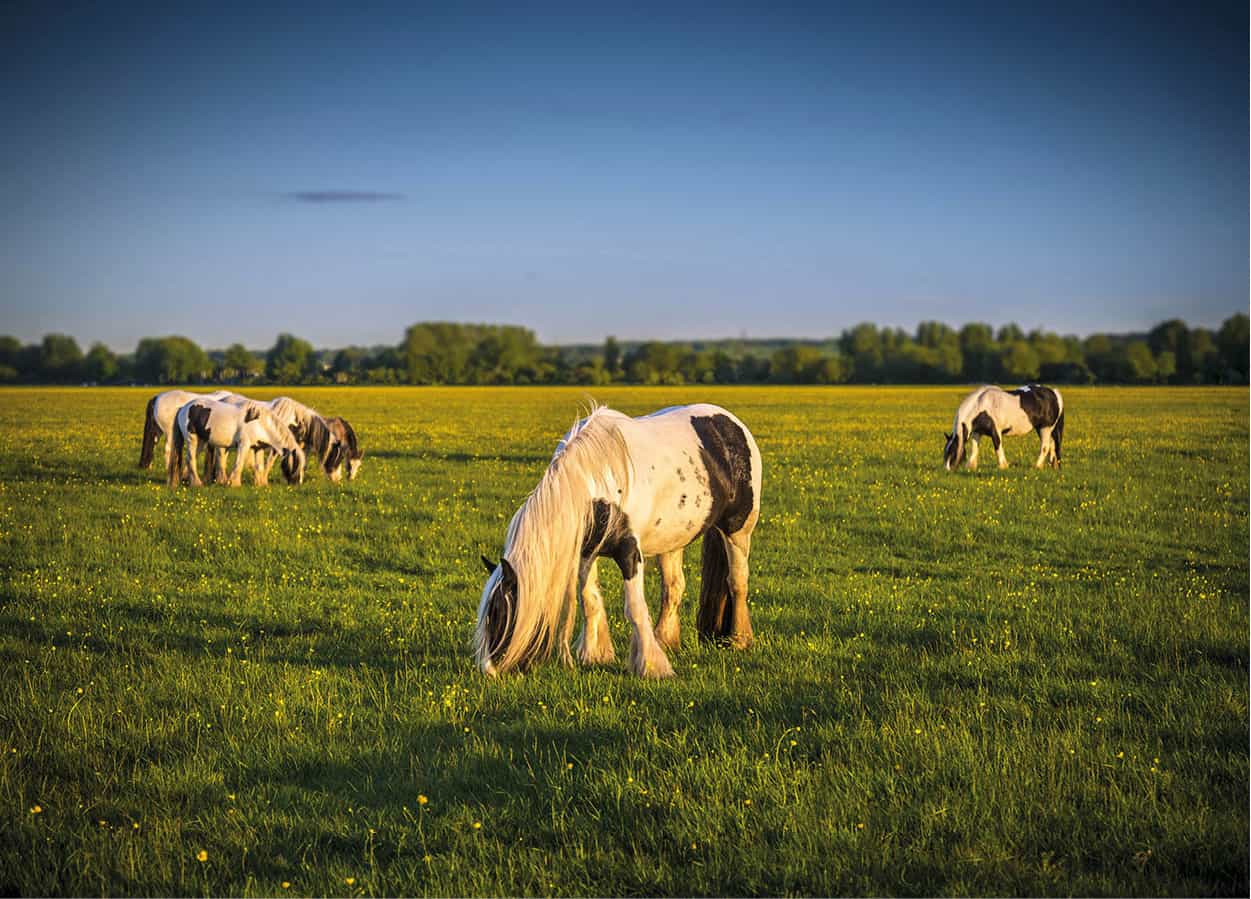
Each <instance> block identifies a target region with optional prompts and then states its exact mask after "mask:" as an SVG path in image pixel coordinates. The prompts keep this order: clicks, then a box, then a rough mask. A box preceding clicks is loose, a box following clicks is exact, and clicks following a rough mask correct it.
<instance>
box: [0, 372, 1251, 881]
mask: <svg viewBox="0 0 1251 899" xmlns="http://www.w3.org/2000/svg"><path fill="white" fill-rule="evenodd" d="M284 392H288V393H290V394H291V395H293V396H295V398H297V399H299V400H301V401H304V402H308V403H310V404H312V405H313V406H315V407H317V408H319V409H321V410H322V411H323V412H326V413H328V414H339V415H343V416H345V417H346V418H348V419H349V420H350V421H351V422H352V423H353V425H354V426H355V427H356V429H357V431H358V433H359V434H360V436H361V440H362V442H363V444H364V446H365V450H366V457H365V463H364V466H363V469H362V473H361V478H360V479H359V480H358V481H356V482H354V483H352V484H349V485H346V486H343V487H336V486H334V485H331V484H329V483H327V482H326V481H325V480H324V479H322V478H320V477H314V478H313V479H312V480H311V481H310V482H308V483H306V484H305V485H304V486H302V487H300V488H289V487H286V486H278V485H275V486H271V487H269V488H267V489H265V488H255V487H253V486H251V485H250V484H249V485H245V486H244V487H243V488H240V489H238V490H229V489H225V488H206V489H203V490H180V491H177V492H171V491H169V490H168V489H167V488H165V487H164V486H163V484H162V478H161V475H160V473H159V472H157V471H156V470H152V471H148V472H140V471H139V470H137V469H136V468H135V463H136V462H137V459H138V453H139V448H138V438H139V433H140V426H141V423H142V422H141V416H142V412H143V405H144V401H145V400H146V398H147V396H148V395H149V394H150V391H143V390H127V389H98V390H51V389H48V390H0V570H2V571H3V585H2V589H3V593H2V595H0V600H2V605H0V616H2V620H3V627H2V628H0V665H2V668H0V674H2V678H0V797H3V799H2V804H0V872H2V873H0V888H3V889H4V890H5V891H6V892H10V893H20V894H32V893H39V894H67V893H68V894H96V893H109V894H175V895H181V894H202V893H211V894H217V895H224V894H238V895H257V894H264V895H279V894H285V893H291V894H338V895H358V894H359V895H365V894H368V895H375V894H391V895H395V894H455V895H486V894H492V895H496V894H535V895H538V894H596V895H604V894H626V893H629V894H674V893H680V894H725V893H729V894H746V893H752V894H755V893H804V894H821V895H833V894H845V893H878V894H881V893H894V894H899V893H909V894H931V893H938V894H961V893H1011V894H1118V895H1130V894H1175V895H1182V894H1211V893H1223V894H1235V893H1237V894H1244V895H1245V893H1246V891H1247V867H1248V853H1247V837H1248V812H1247V794H1248V751H1247V745H1248V725H1247V699H1248V688H1247V684H1248V670H1247V660H1248V640H1247V634H1248V609H1247V600H1248V576H1247V558H1248V556H1247V552H1248V551H1247V545H1248V524H1247V510H1248V475H1247V472H1248V404H1247V393H1246V391H1245V389H1244V390H1220V389H1203V390H1188V389H1162V390H1151V389H1113V388H1107V389H1074V388H1068V389H1066V390H1065V398H1066V402H1067V409H1068V411H1067V414H1066V417H1067V419H1068V426H1067V432H1066V439H1065V446H1064V452H1065V463H1066V464H1065V468H1064V469H1063V470H1062V471H1059V472H1055V471H1043V472H1038V471H1034V470H1032V469H1030V468H1029V467H1028V466H1029V463H1030V462H1031V461H1032V460H1033V458H1034V457H1035V455H1036V454H1037V441H1036V439H1034V438H1032V437H1027V438H1021V439H1010V440H1009V441H1008V443H1007V444H1006V446H1007V452H1008V456H1009V459H1010V460H1011V461H1012V463H1013V467H1012V468H1010V469H1009V470H1007V471H1003V472H1000V471H995V470H983V471H979V472H977V473H976V474H969V473H964V472H961V473H958V474H949V473H946V472H944V471H942V470H941V467H940V461H941V458H940V457H941V451H942V439H941V435H942V433H943V431H944V430H945V429H946V426H947V425H948V424H949V423H950V419H951V415H952V412H953V410H954V408H955V405H956V403H957V402H958V400H959V398H960V397H961V395H962V393H963V391H962V390H960V389H956V388H933V389H923V390H911V389H903V388H898V389H897V388H878V389H875V388H834V389H800V388H743V389H735V388H715V389H706V388H694V387H691V388H681V389H676V388H675V389H659V388H656V389H652V388H613V389H600V390H597V391H596V392H595V397H596V398H597V399H600V400H604V401H608V402H610V403H611V404H613V405H615V406H616V407H618V408H621V409H622V410H623V411H627V412H630V413H635V414H637V413H642V412H646V411H651V410H654V409H656V408H659V407H661V406H664V405H668V404H672V403H677V402H688V401H694V400H704V399H708V400H711V401H713V402H719V403H721V404H723V405H725V406H727V407H728V408H730V409H732V410H733V411H734V412H736V413H737V414H738V415H739V416H740V417H741V418H742V419H743V420H744V421H746V422H747V423H748V424H749V425H750V426H751V428H752V430H753V432H754V434H755V436H756V438H757V441H758V443H759V445H760V448H761V451H762V454H763V457H764V464H765V482H764V498H763V516H762V522H761V524H760V526H759V529H758V531H757V536H756V540H755V541H754V544H753V557H752V578H753V579H752V583H751V602H752V613H753V624H754V627H755V631H756V637H757V643H756V646H755V647H754V648H753V649H752V650H751V651H749V652H746V653H734V652H728V651H721V650H716V649H710V648H705V647H702V646H700V645H699V644H698V643H697V641H696V640H695V638H694V633H693V627H692V623H693V613H692V612H691V611H690V609H689V608H688V609H686V610H685V612H684V616H683V618H684V628H685V631H684V634H683V648H682V651H681V652H680V653H678V654H675V655H674V656H673V662H674V667H675V670H676V672H677V677H676V678H674V679H672V680H670V681H666V682H663V683H652V682H643V681H641V680H639V679H637V678H634V677H632V676H630V675H628V674H627V672H626V670H625V667H624V665H623V664H621V665H618V666H617V667H613V668H609V669H604V670H592V671H585V670H575V671H566V670H564V669H561V668H559V667H558V666H556V665H549V666H545V667H542V668H539V669H537V670H535V671H533V672H532V673H530V674H528V675H526V676H524V677H511V678H506V679H504V680H501V681H488V680H486V679H484V678H483V677H482V676H480V675H479V674H478V673H477V672H476V670H475V669H474V667H473V665H472V663H471V659H470V655H469V649H468V646H469V638H470V633H471V630H472V623H473V615H474V611H475V607H476V601H477V598H478V594H479V591H480V589H481V582H482V577H483V574H482V570H481V564H480V562H479V560H478V557H479V554H480V553H483V552H485V553H487V554H488V555H492V556H494V555H496V554H498V552H499V548H500V545H501V543H502V540H503V534H504V528H505V526H506V524H507V521H508V518H509V517H510V516H511V514H512V513H513V511H514V510H515V509H516V507H517V505H518V504H519V503H520V501H521V499H522V498H523V497H524V495H525V493H526V492H527V491H528V490H529V489H530V488H531V487H532V486H533V485H534V483H535V482H536V481H537V479H538V477H539V476H540V474H541V472H542V471H543V469H544V468H545V466H546V462H547V459H548V457H549V456H550V453H551V450H552V447H553V446H554V444H555V441H556V439H557V438H558V437H559V435H560V434H561V433H563V431H564V429H565V428H566V427H567V426H568V425H569V424H570V423H572V421H573V420H574V419H575V417H576V416H577V414H578V410H579V407H580V406H584V405H585V401H586V398H587V395H586V393H585V392H583V391H577V390H565V389H554V388H549V389H533V390H530V389H511V388H502V389H486V388H483V389H476V388H463V389H403V388H394V389H367V388H352V389H310V390H298V389H292V390H289V391H284ZM258 395H262V396H268V394H267V393H264V392H258ZM159 457H160V453H159V451H158V459H159ZM698 563H699V553H698V549H697V547H692V550H691V552H690V553H689V554H688V558H687V579H688V583H689V586H688V603H687V605H688V606H690V605H693V601H692V597H693V595H694V594H695V593H696V592H697V590H698V573H699V566H698ZM602 570H603V571H604V573H605V576H604V581H605V595H606V596H609V597H610V602H609V607H610V608H609V611H610V619H611V621H612V623H613V634H614V639H615V640H616V643H617V649H618V657H619V658H621V657H623V656H624V655H625V652H624V649H625V647H626V645H627V643H626V641H627V640H628V633H627V630H626V627H625V624H624V621H623V617H622V616H621V615H620V614H619V613H620V606H621V603H620V600H619V599H618V598H617V597H618V592H617V591H618V590H619V585H620V580H619V578H617V577H616V576H615V575H614V574H613V573H612V572H611V571H610V566H603V567H602ZM648 585H649V586H648V589H649V596H650V598H651V599H652V601H653V603H654V602H655V600H656V597H657V589H658V585H657V583H656V580H655V574H654V572H651V573H650V574H649V579H648Z"/></svg>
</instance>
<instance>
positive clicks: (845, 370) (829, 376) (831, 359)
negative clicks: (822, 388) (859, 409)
mask: <svg viewBox="0 0 1251 899" xmlns="http://www.w3.org/2000/svg"><path fill="white" fill-rule="evenodd" d="M850 374H851V366H849V365H848V364H847V360H846V358H844V357H843V356H842V355H841V354H839V355H834V356H826V357H824V358H823V359H822V360H821V362H820V363H819V364H818V365H817V372H816V382H817V383H818V384H842V383H843V382H844V381H846V380H847V378H848V376H849V375H850Z"/></svg>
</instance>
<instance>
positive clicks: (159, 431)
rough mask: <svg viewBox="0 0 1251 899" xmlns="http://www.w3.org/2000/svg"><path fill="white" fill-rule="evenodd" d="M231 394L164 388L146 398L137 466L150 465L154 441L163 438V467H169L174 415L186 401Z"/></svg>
mask: <svg viewBox="0 0 1251 899" xmlns="http://www.w3.org/2000/svg"><path fill="white" fill-rule="evenodd" d="M228 396H233V394H231V392H230V391H229V390H215V391H213V392H212V393H192V392H191V391H190V390H166V391H165V392H164V393H158V394H157V395H156V396H154V397H152V398H151V399H150V400H148V406H147V408H146V409H145V410H144V413H143V446H142V448H141V449H140V451H139V467H140V468H150V467H151V466H152V453H153V450H154V449H155V448H156V441H157V439H158V438H160V437H164V438H165V467H166V468H169V456H170V444H171V442H172V439H173V436H174V416H175V415H177V414H178V410H179V409H181V408H182V407H183V406H185V405H186V404H187V403H189V402H191V401H192V400H194V399H198V398H200V397H205V398H207V399H214V400H219V399H223V398H225V397H228Z"/></svg>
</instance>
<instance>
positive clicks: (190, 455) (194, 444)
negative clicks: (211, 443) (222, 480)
mask: <svg viewBox="0 0 1251 899" xmlns="http://www.w3.org/2000/svg"><path fill="white" fill-rule="evenodd" d="M212 449H213V448H212V447H209V452H212ZM199 450H200V446H199V441H198V440H197V439H196V436H195V434H194V433H191V434H188V435H187V467H188V468H189V469H190V472H189V478H190V483H191V486H192V487H203V486H204V482H203V481H201V480H200V473H199V472H198V471H196V470H195V465H196V462H195V457H196V456H197V455H198V454H199Z"/></svg>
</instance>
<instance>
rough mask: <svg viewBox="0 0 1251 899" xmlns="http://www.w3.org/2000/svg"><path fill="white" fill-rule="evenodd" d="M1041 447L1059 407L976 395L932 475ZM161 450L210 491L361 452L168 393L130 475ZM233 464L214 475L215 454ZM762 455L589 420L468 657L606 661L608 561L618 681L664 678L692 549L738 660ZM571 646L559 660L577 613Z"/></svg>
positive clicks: (552, 476) (617, 418) (513, 541)
mask: <svg viewBox="0 0 1251 899" xmlns="http://www.w3.org/2000/svg"><path fill="white" fill-rule="evenodd" d="M1030 431H1033V432H1034V433H1036V434H1037V435H1038V437H1039V455H1038V458H1037V460H1036V461H1035V463H1034V465H1035V467H1037V468H1042V467H1044V466H1047V465H1050V466H1052V467H1055V468H1058V467H1059V466H1060V448H1061V442H1062V440H1063V436H1064V400H1063V398H1062V397H1061V396H1060V393H1059V391H1057V390H1055V389H1053V388H1050V387H1044V386H1042V385H1040V384H1030V385H1027V386H1024V387H1020V388H1017V389H1016V390H1012V391H1005V390H1001V389H1000V388H998V387H982V388H979V389H977V390H975V391H973V392H972V393H970V394H969V395H968V396H967V397H965V399H964V400H963V401H962V402H961V403H960V405H959V407H958V408H957V410H956V415H955V419H954V422H953V424H952V429H951V433H949V434H948V433H944V435H943V437H944V440H945V445H944V448H943V464H944V466H945V467H946V468H947V469H948V470H949V471H950V470H952V469H955V468H958V467H960V466H961V465H966V466H967V467H968V468H970V469H976V468H977V457H978V443H979V441H980V439H981V438H982V437H987V438H989V439H990V441H991V444H992V445H993V446H994V449H995V452H996V454H997V456H998V461H999V467H1000V468H1006V467H1007V465H1008V461H1007V458H1006V456H1005V455H1004V452H1003V443H1002V441H1003V438H1004V437H1005V436H1020V435H1023V434H1026V433H1028V432H1030ZM162 434H164V435H165V438H166V444H165V452H166V470H167V474H168V481H169V485H170V486H171V487H177V486H178V485H179V484H180V483H181V482H182V478H183V469H184V459H185V464H186V466H187V468H188V472H187V473H188V475H189V479H190V482H191V483H192V484H200V483H201V479H200V478H199V476H198V474H197V471H196V455H197V452H198V449H199V448H200V447H201V446H203V447H204V449H205V451H206V452H205V456H206V466H207V468H208V471H209V475H208V477H209V479H210V480H218V481H219V482H223V483H230V484H233V485H236V486H237V485H238V484H239V483H240V482H241V476H242V472H243V469H244V467H245V465H246V463H247V461H248V460H251V461H252V464H253V470H254V472H255V478H256V482H257V483H258V484H264V483H266V482H267V477H268V472H269V468H270V467H272V466H273V464H274V463H275V462H276V461H277V460H279V459H281V463H282V471H283V474H284V475H286V477H287V480H288V481H289V482H292V483H300V482H301V481H302V480H303V470H304V464H305V459H306V458H307V456H308V455H315V456H316V457H317V458H319V459H320V460H321V464H322V467H323V469H324V471H325V472H326V475H327V477H329V478H330V480H332V481H338V480H339V479H340V478H341V476H342V470H343V467H344V466H345V465H346V468H347V477H348V478H349V479H351V478H354V477H355V476H356V472H357V470H358V468H359V466H360V460H361V452H360V449H359V447H358V445H357V441H356V435H355V433H354V432H353V430H352V428H351V426H350V425H348V423H347V422H346V421H344V420H343V419H342V418H331V419H324V418H322V416H321V415H319V414H318V413H317V412H315V411H314V410H312V409H310V408H309V407H307V406H304V405H302V404H300V403H297V402H295V401H294V400H292V399H290V398H288V397H278V398H276V399H273V400H270V401H269V402H260V401H258V400H251V399H248V398H246V397H243V396H240V395H238V394H233V393H229V392H227V391H219V392H218V393H215V394H208V395H205V396H201V395H198V394H192V393H186V392H184V391H167V392H166V393H161V394H158V395H156V396H154V397H152V399H151V400H150V401H149V402H148V408H147V412H146V415H145V418H144V437H143V450H142V454H141V459H140V465H141V466H144V467H147V466H148V465H150V464H151V462H152V455H153V449H154V447H155V445H156V441H157V439H158V437H159V436H160V435H162ZM232 449H233V450H234V451H235V453H236V461H235V467H234V469H233V471H232V472H231V473H230V474H229V476H227V475H226V473H225V466H226V453H227V451H228V450H232ZM761 480H762V473H761V462H760V450H759V448H758V447H757V446H756V441H755V438H753V437H752V434H751V432H750V431H749V430H748V429H747V426H746V425H745V424H743V422H742V421H740V420H739V419H738V418H737V417H735V415H734V414H733V413H731V412H729V411H727V410H726V409H723V408H721V407H720V406H714V405H710V404H706V403H700V404H696V405H689V406H672V407H669V408H667V409H661V410H659V411H658V412H653V413H652V414H650V415H644V416H642V417H640V418H630V417H629V416H626V415H623V414H622V413H620V412H616V411H614V410H612V409H609V408H607V407H606V406H598V407H594V408H593V409H592V410H591V412H590V414H589V415H587V416H586V417H585V418H583V419H582V420H581V421H579V422H577V423H576V424H575V425H574V426H573V428H571V429H570V430H569V431H568V433H566V434H565V436H564V437H563V438H561V440H560V441H559V442H558V443H557V445H556V450H555V453H554V454H553V456H552V459H551V462H550V463H549V464H548V467H547V470H546V471H545V472H544V474H543V476H542V478H541V479H540V480H539V483H538V485H537V486H536V487H535V488H534V489H533V490H532V491H531V492H530V494H529V496H527V497H526V499H525V501H524V502H523V503H522V504H521V507H520V508H519V509H518V510H517V512H516V514H514V515H513V517H512V520H511V522H510V523H509V525H508V530H507V532H506V534H505V538H504V549H503V554H502V555H501V556H500V558H499V560H498V561H495V562H493V561H491V560H490V559H488V558H487V557H486V556H483V557H482V562H483V564H484V565H485V566H486V569H487V579H486V584H485V585H484V587H483V589H482V597H481V600H480V601H479V604H478V616H477V626H476V628H475V632H474V649H475V655H476V658H477V663H478V667H479V668H480V669H481V670H482V671H483V672H484V673H486V674H488V675H495V674H499V673H503V672H507V671H513V670H524V669H525V668H527V667H528V666H530V665H532V664H534V663H536V662H539V661H542V660H544V659H546V658H549V657H550V656H551V655H552V654H553V653H556V654H557V656H558V657H559V659H560V660H561V661H562V662H564V663H565V664H567V665H572V664H573V663H574V659H575V654H576V658H577V661H578V662H580V663H581V664H583V665H597V664H605V663H608V662H611V661H612V660H613V658H614V657H615V650H614V647H613V642H612V637H611V635H610V633H609V629H608V621H607V618H606V616H605V613H604V599H603V596H602V595H601V594H600V589H599V579H598V576H597V573H596V564H597V562H598V560H599V559H600V558H608V559H611V560H612V561H613V562H614V563H615V564H616V566H617V568H618V569H619V570H620V572H621V578H622V582H623V592H624V599H625V614H626V618H627V619H628V620H629V622H630V625H631V638H630V666H631V668H632V670H633V671H634V673H635V674H637V675H639V676H642V677H669V676H671V675H672V674H673V667H672V665H671V664H670V663H669V659H668V656H667V654H666V652H665V650H666V649H670V650H672V649H676V648H677V647H678V646H679V645H680V642H681V640H680V619H679V615H678V610H679V607H680V605H681V603H682V594H683V592H684V590H685V588H686V581H685V576H684V574H683V571H682V555H683V552H684V551H685V550H686V548H687V547H688V546H690V545H691V544H692V543H694V542H695V541H696V540H698V539H701V538H702V539H703V564H702V570H701V576H700V596H699V609H698V612H697V614H696V619H695V621H696V629H697V630H698V633H699V636H700V638H701V639H703V640H706V641H710V642H712V643H715V644H717V645H723V646H730V647H734V648H738V649H745V648H747V647H749V646H750V645H751V643H752V627H751V618H750V615H749V613H748V609H747V577H748V556H749V555H750V553H751V538H752V532H753V531H754V530H755V527H756V523H757V521H758V520H759V518H760V488H761ZM645 559H654V560H655V564H656V565H657V566H658V568H659V571H660V581H661V586H660V590H661V593H660V611H659V614H658V616H657V620H656V623H655V625H654V626H653V624H652V620H651V615H650V613H649V611H648V607H647V601H646V597H645V596H644V594H643V565H644V560H645ZM579 605H580V606H581V609H582V631H581V634H580V635H579V636H578V638H577V641H576V643H573V644H572V645H571V638H572V636H573V629H574V624H575V619H576V618H577V609H578V607H579Z"/></svg>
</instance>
